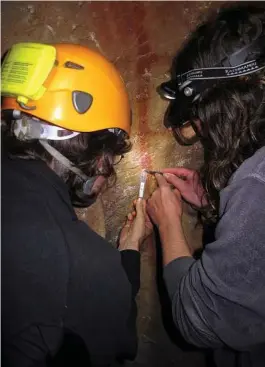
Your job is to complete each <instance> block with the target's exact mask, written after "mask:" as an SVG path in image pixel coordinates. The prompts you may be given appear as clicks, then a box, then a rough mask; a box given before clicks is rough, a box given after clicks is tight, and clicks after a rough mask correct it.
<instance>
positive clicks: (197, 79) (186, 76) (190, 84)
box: [158, 37, 265, 129]
mask: <svg viewBox="0 0 265 367" xmlns="http://www.w3.org/2000/svg"><path fill="white" fill-rule="evenodd" d="M257 47H259V49H261V50H262V52H261V53H260V54H261V56H259V58H258V59H257V60H251V61H247V62H245V60H246V59H247V57H248V55H250V54H251V53H252V52H253V51H254V50H257ZM263 68H265V37H260V38H259V39H257V40H255V41H254V42H252V44H251V45H248V46H246V47H244V48H242V49H240V50H238V51H236V52H234V53H233V54H232V55H230V56H229V57H227V58H225V59H224V60H222V61H221V62H220V63H219V65H218V66H217V67H212V68H202V69H193V70H189V71H187V72H185V73H182V74H178V75H177V76H176V78H175V79H172V80H170V81H168V82H165V83H162V84H161V85H160V86H159V88H158V93H159V94H160V95H161V97H162V98H164V99H166V100H168V101H169V102H170V103H169V106H168V109H167V112H166V115H165V120H164V124H165V126H166V127H167V128H169V127H171V128H173V129H180V128H181V127H183V125H184V124H185V123H186V122H187V121H189V120H190V109H191V107H192V105H193V104H194V103H195V102H196V101H198V100H199V98H200V94H201V93H202V92H203V91H204V90H205V89H207V88H209V87H211V86H212V85H213V84H215V83H216V81H217V80H222V79H226V80H227V79H230V78H236V77H240V76H244V75H248V74H252V73H254V72H257V71H259V70H261V69H263Z"/></svg>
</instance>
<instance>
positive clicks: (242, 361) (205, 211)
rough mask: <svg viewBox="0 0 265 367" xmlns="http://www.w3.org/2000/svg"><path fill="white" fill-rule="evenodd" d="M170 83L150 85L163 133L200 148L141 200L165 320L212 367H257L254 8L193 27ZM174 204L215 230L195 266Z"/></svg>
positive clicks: (259, 248) (264, 123) (263, 133)
mask: <svg viewBox="0 0 265 367" xmlns="http://www.w3.org/2000/svg"><path fill="white" fill-rule="evenodd" d="M171 77H172V79H171V81H170V82H166V83H164V84H162V85H161V87H160V93H161V94H162V96H163V97H164V98H166V99H168V100H169V101H170V102H169V106H168V110H167V113H166V116H165V117H166V122H167V127H169V128H171V129H172V130H173V131H174V132H175V134H177V136H178V137H180V138H181V131H182V128H183V126H184V125H185V124H187V123H189V124H191V125H192V126H193V127H194V129H195V130H196V134H197V136H198V137H199V138H200V140H201V142H202V145H203V148H204V151H205V161H204V164H203V166H202V168H201V170H200V172H196V171H193V170H190V169H187V168H183V167H179V168H172V169H165V170H163V175H157V181H158V185H159V188H158V189H157V190H156V191H155V192H154V193H153V195H152V197H151V198H150V199H149V200H148V203H147V211H148V213H149V215H150V217H151V218H152V220H153V222H154V223H155V224H156V225H157V226H158V229H159V232H160V238H161V243H162V250H163V262H164V266H165V267H164V279H165V282H166V286H167V289H168V293H169V295H170V298H171V300H172V312H173V317H174V322H175V324H176V326H177V328H178V329H179V330H180V332H181V333H182V335H183V337H184V338H185V339H186V340H187V341H188V342H189V343H192V344H194V345H196V346H198V347H202V348H212V349H214V350H215V352H214V356H215V363H216V365H217V366H224V365H225V366H226V367H228V366H244V367H245V366H255V367H257V366H264V365H265V307H264V304H265V288H264V284H265V236H264V231H265V227H264V225H265V205H264V202H265V8H264V4H261V5H247V6H246V5H239V6H238V5H236V6H234V7H232V8H228V9H227V8H226V9H223V10H221V11H220V12H219V14H218V15H217V16H216V17H215V18H214V19H210V20H208V21H207V22H205V23H204V24H203V25H201V26H199V27H198V29H197V30H196V31H195V32H194V33H193V34H192V35H191V37H190V39H188V41H187V43H186V44H185V45H184V47H183V48H182V50H181V51H180V52H179V53H178V54H177V56H176V57H175V58H174V60H173V64H172V70H171ZM184 143H186V141H184ZM172 185H173V186H174V190H172ZM182 198H183V199H185V200H186V201H187V202H189V203H190V204H192V205H193V207H196V208H197V209H198V211H201V214H202V215H203V216H204V217H206V218H207V220H208V221H210V222H212V223H216V225H217V227H216V230H215V239H214V241H212V242H211V243H208V244H207V245H206V247H205V248H204V250H203V252H202V255H201V257H200V258H199V259H198V260H195V259H194V257H193V251H192V249H191V248H190V247H189V245H188V243H187V241H186V238H185V236H184V232H183V228H182V224H181V217H182V203H181V199H182Z"/></svg>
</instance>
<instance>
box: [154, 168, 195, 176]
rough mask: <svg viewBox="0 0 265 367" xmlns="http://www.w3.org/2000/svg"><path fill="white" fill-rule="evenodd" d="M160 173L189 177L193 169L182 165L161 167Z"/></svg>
mask: <svg viewBox="0 0 265 367" xmlns="http://www.w3.org/2000/svg"><path fill="white" fill-rule="evenodd" d="M161 172H162V173H171V174H173V175H176V176H183V177H190V176H191V175H193V174H194V170H192V169H189V168H184V167H176V168H164V169H161Z"/></svg>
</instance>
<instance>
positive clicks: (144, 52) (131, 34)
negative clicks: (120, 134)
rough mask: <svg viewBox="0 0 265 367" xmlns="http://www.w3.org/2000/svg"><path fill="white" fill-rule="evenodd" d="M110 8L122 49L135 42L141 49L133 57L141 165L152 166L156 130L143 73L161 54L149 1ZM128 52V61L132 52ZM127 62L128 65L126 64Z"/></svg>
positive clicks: (117, 39)
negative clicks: (153, 39) (150, 29)
mask: <svg viewBox="0 0 265 367" xmlns="http://www.w3.org/2000/svg"><path fill="white" fill-rule="evenodd" d="M110 10H111V12H110V13H111V17H112V22H114V23H115V25H116V29H117V37H115V38H116V42H117V41H118V42H120V43H121V51H122V50H125V51H126V48H130V46H131V45H134V44H135V46H134V47H132V51H133V50H134V49H136V50H137V55H132V58H133V59H134V58H135V62H136V75H135V76H134V78H136V80H137V88H136V95H135V96H134V98H136V106H137V112H138V113H137V115H138V124H139V125H138V131H139V135H140V139H139V147H140V153H141V158H140V166H141V168H151V167H152V159H151V156H150V155H149V152H148V140H147V135H148V134H151V133H152V131H151V129H150V127H149V125H148V107H149V100H150V82H149V81H146V80H144V78H143V74H144V73H145V69H147V70H150V69H151V66H152V64H153V63H154V62H155V61H157V59H158V56H157V55H156V54H155V53H154V52H152V50H151V46H150V42H149V39H148V34H147V31H146V29H145V20H146V10H145V4H143V3H133V2H132V3H129V2H123V3H122V2H119V3H113V4H112V7H111V8H110ZM130 52H131V50H130ZM126 56H127V61H128V54H126ZM125 61H126V59H125V58H123V62H125ZM124 66H126V65H125V64H124ZM125 69H126V68H125Z"/></svg>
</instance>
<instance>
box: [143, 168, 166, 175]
mask: <svg viewBox="0 0 265 367" xmlns="http://www.w3.org/2000/svg"><path fill="white" fill-rule="evenodd" d="M145 172H146V173H149V174H150V175H155V174H158V175H163V172H160V171H151V170H148V169H146V170H145Z"/></svg>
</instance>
